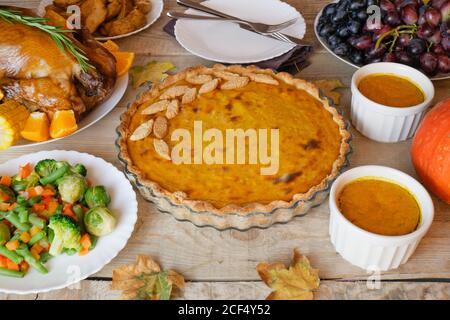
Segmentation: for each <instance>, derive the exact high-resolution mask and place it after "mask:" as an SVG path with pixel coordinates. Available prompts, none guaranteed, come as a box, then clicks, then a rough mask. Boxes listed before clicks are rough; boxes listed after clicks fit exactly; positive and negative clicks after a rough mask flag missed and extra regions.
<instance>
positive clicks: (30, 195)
mask: <svg viewBox="0 0 450 320" xmlns="http://www.w3.org/2000/svg"><path fill="white" fill-rule="evenodd" d="M25 192H26V193H27V194H28V199H30V198H33V197H35V196H37V193H36V189H35V188H34V187H33V188H28V189H27V190H25Z"/></svg>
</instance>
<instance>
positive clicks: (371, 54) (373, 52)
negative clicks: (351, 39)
mask: <svg viewBox="0 0 450 320" xmlns="http://www.w3.org/2000/svg"><path fill="white" fill-rule="evenodd" d="M386 51H387V45H386V44H385V43H382V44H380V45H379V47H378V48H375V45H373V46H372V47H371V48H370V49H369V50H368V51H367V53H366V55H367V58H369V59H376V58H380V57H382V56H383V55H384V54H385V53H386Z"/></svg>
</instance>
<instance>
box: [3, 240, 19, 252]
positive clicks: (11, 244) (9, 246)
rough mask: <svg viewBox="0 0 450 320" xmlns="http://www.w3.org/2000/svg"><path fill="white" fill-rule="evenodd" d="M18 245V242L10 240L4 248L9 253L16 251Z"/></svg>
mask: <svg viewBox="0 0 450 320" xmlns="http://www.w3.org/2000/svg"><path fill="white" fill-rule="evenodd" d="M19 245H20V243H19V240H11V241H8V242H7V243H6V244H5V247H6V248H7V249H8V250H9V251H14V250H16V249H17V248H18V247H19Z"/></svg>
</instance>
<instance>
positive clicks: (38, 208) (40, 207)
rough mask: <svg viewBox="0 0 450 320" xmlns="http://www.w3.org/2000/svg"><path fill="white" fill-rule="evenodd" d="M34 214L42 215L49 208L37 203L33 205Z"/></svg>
mask: <svg viewBox="0 0 450 320" xmlns="http://www.w3.org/2000/svg"><path fill="white" fill-rule="evenodd" d="M32 209H33V212H36V213H42V212H44V211H45V209H47V206H46V205H45V204H44V203H35V204H33V207H32Z"/></svg>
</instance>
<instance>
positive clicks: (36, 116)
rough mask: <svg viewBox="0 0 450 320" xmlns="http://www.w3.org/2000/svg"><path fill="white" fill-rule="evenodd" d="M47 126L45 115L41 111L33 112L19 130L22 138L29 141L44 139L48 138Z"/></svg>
mask: <svg viewBox="0 0 450 320" xmlns="http://www.w3.org/2000/svg"><path fill="white" fill-rule="evenodd" d="M48 128H49V123H48V118H47V115H46V114H45V113H43V112H33V113H31V114H30V116H29V117H28V119H27V121H26V122H25V127H24V128H23V130H22V131H21V132H20V135H21V136H22V138H24V139H27V140H30V141H35V142H39V141H46V140H48V139H50V135H49V133H48Z"/></svg>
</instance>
